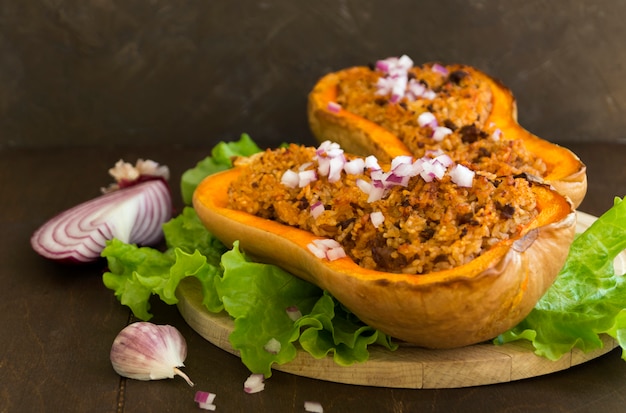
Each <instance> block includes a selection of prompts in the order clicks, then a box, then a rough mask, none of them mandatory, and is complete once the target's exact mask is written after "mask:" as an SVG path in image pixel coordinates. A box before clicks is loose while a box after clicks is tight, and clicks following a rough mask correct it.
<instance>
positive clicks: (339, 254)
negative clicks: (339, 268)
mask: <svg viewBox="0 0 626 413" xmlns="http://www.w3.org/2000/svg"><path fill="white" fill-rule="evenodd" d="M345 256H346V251H345V250H344V249H343V248H342V247H338V248H331V249H329V250H328V251H326V258H328V260H329V261H335V260H338V259H339V258H344V257H345Z"/></svg>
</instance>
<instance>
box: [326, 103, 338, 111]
mask: <svg viewBox="0 0 626 413" xmlns="http://www.w3.org/2000/svg"><path fill="white" fill-rule="evenodd" d="M328 110H329V111H331V112H333V113H339V111H341V105H340V104H339V103H337V102H328Z"/></svg>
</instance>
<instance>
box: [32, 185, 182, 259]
mask: <svg viewBox="0 0 626 413" xmlns="http://www.w3.org/2000/svg"><path fill="white" fill-rule="evenodd" d="M171 216H172V197H171V193H170V190H169V187H168V186H167V184H166V183H165V181H163V180H161V179H153V180H150V181H145V182H141V183H138V184H136V185H133V186H129V187H125V188H123V189H120V190H117V191H113V192H108V193H106V194H104V195H101V196H99V197H97V198H95V199H92V200H90V201H87V202H84V203H82V204H80V205H77V206H75V207H73V208H71V209H68V210H67V211H64V212H62V213H60V214H58V215H57V216H55V217H53V218H52V219H50V220H49V221H48V222H46V223H45V224H44V225H42V226H41V227H40V228H39V229H37V231H35V233H34V234H33V235H32V237H31V240H30V242H31V246H32V247H33V249H34V250H35V252H37V253H38V254H40V255H42V256H43V257H45V258H49V259H52V260H56V261H64V262H75V263H81V262H92V261H95V260H97V259H98V258H99V257H100V253H101V252H102V250H103V249H104V247H105V245H106V241H107V240H110V239H113V238H117V239H119V240H121V241H123V242H126V243H136V244H141V245H153V244H155V243H156V242H158V241H160V240H161V237H162V235H163V232H162V229H161V225H162V224H163V223H165V222H166V221H168V220H169V219H170V218H171Z"/></svg>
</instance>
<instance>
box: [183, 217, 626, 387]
mask: <svg viewBox="0 0 626 413" xmlns="http://www.w3.org/2000/svg"><path fill="white" fill-rule="evenodd" d="M595 219H596V218H595V217H593V216H592V215H589V214H585V213H583V212H578V227H577V230H578V232H582V231H584V230H585V229H586V228H587V227H588V226H589V225H591V223H592V222H593V221H594V220H595ZM615 270H616V272H622V273H624V272H626V253H624V252H622V253H621V254H620V255H619V256H618V257H617V258H616V260H615ZM178 296H179V303H178V309H179V311H180V312H181V314H182V316H183V318H184V319H185V321H186V322H187V323H188V324H189V325H190V326H191V327H192V328H193V329H194V330H195V331H197V332H198V333H199V334H200V335H201V336H202V337H204V338H205V339H206V340H208V341H209V342H211V343H212V344H214V345H216V346H218V347H219V348H221V349H223V350H225V351H227V352H229V353H232V354H235V355H238V352H237V351H236V350H235V349H233V347H232V346H231V344H230V342H229V341H228V336H229V335H230V333H231V331H232V330H233V324H234V323H233V320H232V319H231V318H230V316H229V315H228V314H226V313H225V312H222V313H219V314H215V313H210V312H209V311H207V310H206V308H205V307H204V306H203V305H202V292H201V290H200V288H199V284H198V281H197V280H196V279H195V278H191V277H190V278H187V279H185V280H183V282H181V284H180V286H179V287H178ZM602 341H603V343H604V347H603V348H601V349H598V350H595V351H592V352H589V353H584V352H582V351H581V350H578V349H574V350H572V351H571V352H570V353H569V354H568V355H565V356H563V357H562V358H561V359H559V360H557V361H551V360H548V359H546V358H544V357H539V356H536V355H535V354H534V352H533V348H532V346H531V345H530V343H529V342H527V341H520V342H513V343H508V344H505V345H502V346H496V345H494V344H491V343H484V344H477V345H473V346H469V347H464V348H459V349H452V350H427V349H423V348H419V347H412V346H407V345H402V346H401V347H400V348H399V349H398V350H396V351H388V350H386V349H384V348H382V347H378V346H372V347H370V358H369V360H368V361H366V362H364V363H357V364H354V365H352V366H348V367H341V366H338V365H337V364H335V363H334V361H333V359H332V357H330V356H329V357H325V358H323V359H315V358H313V357H312V356H311V355H309V354H308V353H306V352H304V351H299V352H298V355H297V357H296V359H295V360H293V361H292V362H290V363H287V364H284V365H274V366H273V368H274V369H275V370H280V371H284V372H287V373H291V374H296V375H299V376H305V377H310V378H314V379H320V380H328V381H333V382H338V383H347V384H358V385H365V386H379V387H396V388H410V389H422V388H424V389H435V388H458V387H468V386H478V385H486V384H494V383H503V382H509V381H514V380H520V379H524V378H529V377H535V376H540V375H544V374H549V373H553V372H556V371H560V370H565V369H568V368H570V367H572V366H575V365H577V364H581V363H584V362H586V361H589V360H592V359H594V358H596V357H598V356H601V355H603V354H605V353H608V352H609V351H611V350H612V349H614V348H615V347H617V343H616V341H615V340H614V339H613V338H611V337H609V336H602Z"/></svg>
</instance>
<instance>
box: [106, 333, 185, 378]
mask: <svg viewBox="0 0 626 413" xmlns="http://www.w3.org/2000/svg"><path fill="white" fill-rule="evenodd" d="M186 357H187V343H186V342H185V339H184V337H183V336H182V334H180V332H179V331H178V330H177V329H176V328H174V327H172V326H170V325H156V324H152V323H148V322H145V321H141V322H137V323H133V324H130V325H128V326H126V327H125V328H124V329H123V330H122V331H120V332H119V334H118V335H117V337H115V340H114V341H113V345H112V346H111V354H110V358H111V364H112V365H113V369H114V370H115V371H116V372H117V374H119V375H120V376H123V377H128V378H130V379H136V380H160V379H165V378H170V379H171V378H173V377H174V376H176V375H178V376H181V377H182V378H184V379H185V381H187V383H188V384H189V385H190V386H193V383H192V382H191V380H190V379H189V377H187V375H186V374H185V373H183V372H182V371H181V370H180V369H179V367H184V366H185V364H184V361H185V358H186Z"/></svg>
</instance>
